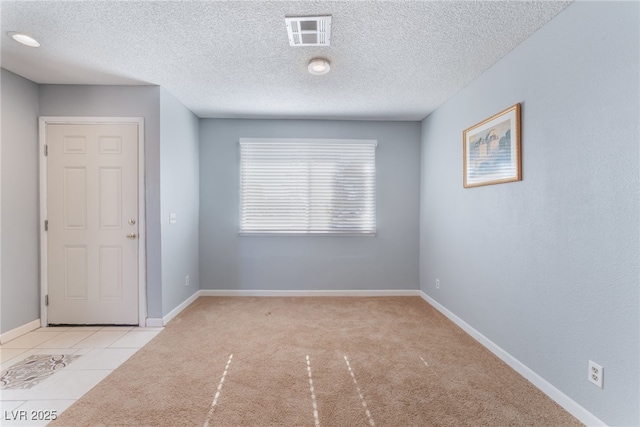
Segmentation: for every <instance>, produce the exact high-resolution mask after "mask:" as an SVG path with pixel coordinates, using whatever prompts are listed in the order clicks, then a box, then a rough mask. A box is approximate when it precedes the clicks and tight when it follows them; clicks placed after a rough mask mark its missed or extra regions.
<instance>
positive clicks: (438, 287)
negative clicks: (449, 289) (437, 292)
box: [436, 279, 440, 289]
mask: <svg viewBox="0 0 640 427" xmlns="http://www.w3.org/2000/svg"><path fill="white" fill-rule="evenodd" d="M436 289H440V279H436Z"/></svg>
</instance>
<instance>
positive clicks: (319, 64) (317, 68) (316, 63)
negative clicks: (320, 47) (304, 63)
mask: <svg viewBox="0 0 640 427" xmlns="http://www.w3.org/2000/svg"><path fill="white" fill-rule="evenodd" d="M308 70H309V72H310V73H311V74H315V75H316V76H319V75H322V74H327V73H328V72H329V70H331V64H329V61H327V60H326V59H322V58H313V59H312V60H311V61H310V62H309V67H308Z"/></svg>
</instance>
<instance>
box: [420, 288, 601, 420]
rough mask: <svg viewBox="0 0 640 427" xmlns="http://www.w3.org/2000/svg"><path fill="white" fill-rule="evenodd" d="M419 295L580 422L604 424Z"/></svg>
mask: <svg viewBox="0 0 640 427" xmlns="http://www.w3.org/2000/svg"><path fill="white" fill-rule="evenodd" d="M420 296H421V297H422V299H424V300H425V301H426V302H428V303H429V304H431V305H432V306H433V307H434V308H435V309H436V310H438V311H439V312H440V313H442V314H444V315H445V316H447V317H448V318H449V319H450V320H451V321H452V322H453V323H455V324H456V325H458V326H459V327H460V328H461V329H462V330H464V331H465V332H466V333H467V334H469V335H471V337H473V338H474V339H475V340H476V341H478V342H479V343H480V344H482V345H483V346H485V347H486V348H487V349H488V350H489V351H491V352H492V353H493V354H495V355H496V356H498V358H500V360H502V361H503V362H505V363H506V364H507V365H509V366H510V367H512V368H513V369H514V370H515V371H516V372H518V373H519V374H520V375H522V376H523V377H525V378H526V379H527V380H529V382H530V383H532V384H533V385H534V386H536V387H537V388H538V389H540V391H542V392H543V393H544V394H546V395H547V396H549V397H550V398H551V399H553V400H554V401H555V402H556V403H557V404H558V405H560V406H562V407H563V408H564V409H565V410H566V411H567V412H569V413H570V414H571V415H573V416H574V417H576V418H577V419H578V420H579V421H580V422H582V423H584V424H585V425H587V426H606V424H605V423H604V422H602V420H600V419H599V418H598V417H596V416H595V415H593V414H592V413H591V412H589V411H587V410H586V409H585V408H583V407H582V406H580V405H579V404H578V403H576V402H575V401H574V400H573V399H571V398H570V397H569V396H567V395H566V394H564V393H563V392H561V391H560V390H558V389H557V388H556V387H554V386H553V384H551V383H550V382H548V381H547V380H545V379H544V378H542V377H541V376H540V375H538V374H536V373H535V372H534V371H533V370H531V368H529V367H527V366H526V365H525V364H523V363H522V362H520V361H519V360H518V359H516V358H515V357H513V356H512V355H510V354H509V353H507V352H506V351H505V350H503V349H502V348H501V347H500V346H498V345H497V344H496V343H494V342H493V341H491V340H490V339H489V338H487V337H485V336H484V335H482V334H481V333H480V332H478V331H477V330H476V329H474V328H473V327H472V326H471V325H469V324H468V323H467V322H465V321H464V320H462V319H461V318H459V317H458V316H456V315H455V314H453V313H452V312H451V311H449V310H448V309H447V308H445V307H444V306H443V305H442V304H440V303H439V302H437V301H436V300H434V299H433V298H431V297H430V296H429V295H427V294H425V293H424V292H422V291H420Z"/></svg>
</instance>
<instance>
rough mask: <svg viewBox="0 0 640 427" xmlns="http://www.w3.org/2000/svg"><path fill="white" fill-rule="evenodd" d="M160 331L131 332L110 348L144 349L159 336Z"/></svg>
mask: <svg viewBox="0 0 640 427" xmlns="http://www.w3.org/2000/svg"><path fill="white" fill-rule="evenodd" d="M159 333H160V331H145V332H138V331H135V330H134V331H131V332H128V333H127V334H126V335H125V336H123V337H122V338H120V339H119V340H118V341H116V342H114V343H113V344H111V345H110V346H109V348H142V347H143V346H144V345H145V344H147V343H148V342H149V341H151V340H152V339H153V337H155V336H156V335H158V334H159Z"/></svg>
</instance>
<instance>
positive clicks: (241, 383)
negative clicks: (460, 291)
mask: <svg viewBox="0 0 640 427" xmlns="http://www.w3.org/2000/svg"><path fill="white" fill-rule="evenodd" d="M232 355H233V356H232ZM307 356H308V357H309V358H308V361H307ZM347 362H348V363H347ZM225 368H226V369H225ZM223 376H224V379H223ZM311 385H312V387H311ZM218 391H219V392H218ZM216 395H217V398H216ZM214 399H216V400H215V406H212V404H213V402H214ZM314 403H315V405H316V408H317V410H316V412H315V414H314V406H313V405H314ZM206 423H208V425H210V426H311V427H314V426H315V427H317V426H336V427H337V426H349V427H351V426H374V425H375V426H394V427H396V426H545V427H547V426H563V427H564V426H577V425H581V424H580V423H579V422H578V421H577V420H576V419H575V418H573V417H572V416H571V415H569V414H568V413H567V412H565V411H564V410H563V409H562V408H560V407H559V406H558V405H557V404H556V403H554V402H553V401H552V400H550V399H549V398H548V397H546V396H545V395H544V394H542V392H540V391H539V390H538V389H536V388H535V387H534V386H533V385H531V384H530V383H529V382H528V381H527V380H525V379H524V378H522V377H521V376H520V375H519V374H517V373H516V372H515V371H513V370H512V369H511V368H509V367H508V366H507V365H505V364H504V363H503V362H501V361H500V360H499V359H497V358H496V357H495V356H493V355H492V354H491V353H490V352H489V351H488V350H486V349H485V348H484V347H482V346H481V345H480V344H478V343H477V342H476V341H474V340H473V339H472V338H471V337H469V336H468V335H467V334H465V333H464V332H463V331H462V330H461V329H459V328H458V327H456V326H455V325H454V324H453V323H451V322H450V321H449V320H448V319H446V318H445V317H444V316H443V315H441V314H440V313H438V312H437V311H436V310H435V309H433V308H432V307H431V306H430V305H429V304H427V303H426V302H424V301H423V300H422V299H420V298H419V297H394V298H213V297H207V298H200V299H198V300H197V301H196V302H195V303H194V304H192V305H191V306H190V307H189V308H187V309H186V310H185V311H183V312H182V313H181V314H180V315H179V316H177V317H176V318H175V319H174V320H173V321H172V322H170V323H169V325H167V327H166V328H165V330H164V331H163V332H161V333H160V334H159V335H158V336H157V337H156V338H154V339H153V340H152V341H151V342H150V343H149V344H148V345H146V346H145V347H144V348H142V349H141V350H140V351H138V352H137V353H136V354H135V355H133V356H132V357H131V359H129V360H128V361H127V362H125V363H124V364H123V365H122V366H121V367H120V368H118V369H117V370H115V371H114V372H113V373H112V374H111V375H110V376H109V377H107V378H106V379H105V380H104V381H102V382H101V383H100V384H99V385H97V386H96V387H95V388H94V389H93V390H91V391H90V392H89V393H87V394H86V395H85V396H84V397H83V398H82V399H80V400H78V401H77V402H76V403H75V404H74V405H73V406H71V407H70V408H69V409H68V410H67V411H65V412H64V413H63V414H62V415H61V416H60V417H59V419H58V420H57V421H56V422H54V423H53V425H55V426H99V425H136V426H141V425H149V426H203V425H205V424H206Z"/></svg>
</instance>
